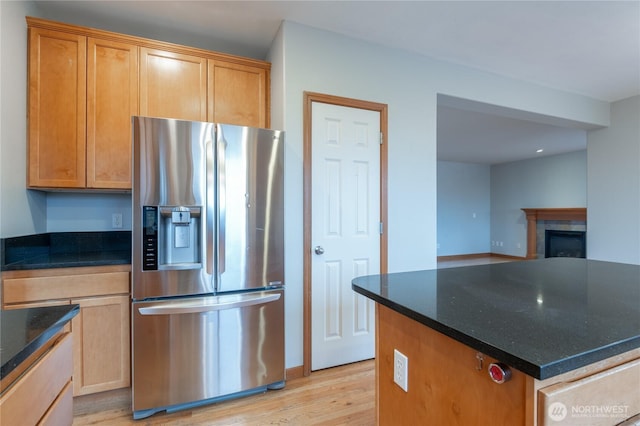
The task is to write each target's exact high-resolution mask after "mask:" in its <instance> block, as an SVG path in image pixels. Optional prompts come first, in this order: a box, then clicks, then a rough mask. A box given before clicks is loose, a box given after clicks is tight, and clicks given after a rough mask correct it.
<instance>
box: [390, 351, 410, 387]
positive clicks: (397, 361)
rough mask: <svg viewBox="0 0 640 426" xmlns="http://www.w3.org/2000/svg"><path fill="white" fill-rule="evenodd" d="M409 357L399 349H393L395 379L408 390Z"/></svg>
mask: <svg viewBox="0 0 640 426" xmlns="http://www.w3.org/2000/svg"><path fill="white" fill-rule="evenodd" d="M408 373H409V358H407V357H406V355H404V354H403V353H402V352H400V351H398V350H397V349H394V350H393V381H394V382H395V383H396V384H397V385H398V386H400V388H402V390H403V391H405V392H408V388H409V378H408V375H409V374H408Z"/></svg>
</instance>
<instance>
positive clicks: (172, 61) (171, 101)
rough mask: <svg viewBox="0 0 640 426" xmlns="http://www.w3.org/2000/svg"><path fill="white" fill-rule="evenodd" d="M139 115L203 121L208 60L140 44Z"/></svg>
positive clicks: (205, 111)
mask: <svg viewBox="0 0 640 426" xmlns="http://www.w3.org/2000/svg"><path fill="white" fill-rule="evenodd" d="M140 115H144V116H150V117H163V118H176V119H180V120H194V121H206V119H207V60H206V59H205V58H204V57H199V56H193V55H185V54H181V53H175V52H169V51H163V50H158V49H150V48H146V47H141V48H140Z"/></svg>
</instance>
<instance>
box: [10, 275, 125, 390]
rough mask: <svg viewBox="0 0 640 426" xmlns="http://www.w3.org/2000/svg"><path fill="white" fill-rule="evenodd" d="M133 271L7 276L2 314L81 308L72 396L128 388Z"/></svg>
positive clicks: (75, 329)
mask: <svg viewBox="0 0 640 426" xmlns="http://www.w3.org/2000/svg"><path fill="white" fill-rule="evenodd" d="M129 282H130V266H129V265H122V266H105V267H88V268H61V269H42V270H31V271H8V272H5V273H3V275H2V291H3V297H2V300H3V306H2V307H3V309H19V308H27V307H38V306H51V305H56V304H69V303H71V304H78V305H80V313H79V314H78V315H77V316H76V317H75V318H73V319H72V320H71V331H72V333H73V396H79V395H87V394H91V393H96V392H102V391H106V390H112V389H118V388H123V387H128V386H130V384H131V367H130V365H131V363H130V353H131V349H130V329H131V328H130V315H129V312H130V299H129Z"/></svg>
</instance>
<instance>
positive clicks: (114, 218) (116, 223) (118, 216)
mask: <svg viewBox="0 0 640 426" xmlns="http://www.w3.org/2000/svg"><path fill="white" fill-rule="evenodd" d="M111 227H112V228H122V213H114V214H112V215H111Z"/></svg>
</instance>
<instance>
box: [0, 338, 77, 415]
mask: <svg viewBox="0 0 640 426" xmlns="http://www.w3.org/2000/svg"><path fill="white" fill-rule="evenodd" d="M72 346H73V345H72V338H71V334H69V333H68V334H66V335H65V336H64V337H62V338H61V340H59V341H58V342H56V344H54V345H53V346H52V347H51V349H50V350H49V351H48V352H47V353H46V354H45V355H43V356H42V358H40V359H39V360H38V361H37V362H36V363H35V364H34V365H33V366H32V367H31V369H29V370H28V371H27V372H26V373H25V375H24V376H23V377H22V378H21V379H20V381H19V382H17V383H16V384H15V385H13V386H12V387H11V388H9V389H8V390H7V391H6V393H5V394H4V395H3V396H2V398H0V424H3V425H21V424H25V425H35V424H36V423H38V421H40V419H41V418H42V417H43V415H44V414H45V413H46V412H47V410H49V407H50V406H51V405H52V404H53V403H54V401H55V400H56V398H57V397H58V395H59V394H60V393H61V391H62V390H63V389H64V387H65V386H67V385H68V384H69V383H70V382H71V374H72V371H73V362H72V361H73V358H72ZM71 415H72V416H73V412H72V413H71Z"/></svg>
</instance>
